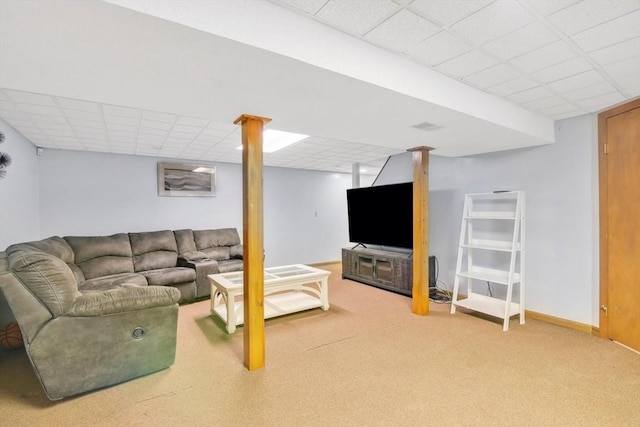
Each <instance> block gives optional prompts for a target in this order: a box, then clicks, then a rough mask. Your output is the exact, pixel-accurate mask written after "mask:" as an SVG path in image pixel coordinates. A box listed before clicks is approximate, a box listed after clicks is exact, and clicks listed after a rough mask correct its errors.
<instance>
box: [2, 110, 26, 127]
mask: <svg viewBox="0 0 640 427" xmlns="http://www.w3.org/2000/svg"><path fill="white" fill-rule="evenodd" d="M0 118H2V119H4V120H8V121H10V122H11V123H10V124H12V123H14V121H17V120H28V121H31V119H30V118H29V116H27V115H26V114H25V113H23V112H22V111H8V110H2V109H0Z"/></svg>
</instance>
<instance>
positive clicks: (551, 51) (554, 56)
mask: <svg viewBox="0 0 640 427" xmlns="http://www.w3.org/2000/svg"><path fill="white" fill-rule="evenodd" d="M576 56H577V54H576V52H575V51H574V50H572V49H571V48H570V47H569V45H568V44H567V42H565V41H563V40H559V41H557V42H553V43H551V44H548V45H546V46H544V47H541V48H539V49H536V50H533V51H531V52H528V53H525V54H523V55H520V56H518V57H516V58H513V59H512V60H511V61H510V62H511V63H512V64H513V65H515V66H516V67H518V68H520V69H522V70H524V71H526V72H529V73H530V72H533V71H537V70H541V69H543V68H546V67H549V66H551V65H554V64H558V63H560V62H564V61H567V60H569V59H571V58H575V57H576Z"/></svg>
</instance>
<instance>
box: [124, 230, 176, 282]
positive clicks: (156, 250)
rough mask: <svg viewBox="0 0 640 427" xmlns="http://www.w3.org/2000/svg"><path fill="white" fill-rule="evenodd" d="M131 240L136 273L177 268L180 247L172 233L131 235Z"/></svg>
mask: <svg viewBox="0 0 640 427" xmlns="http://www.w3.org/2000/svg"><path fill="white" fill-rule="evenodd" d="M129 240H130V241H131V251H132V252H133V268H134V270H135V271H136V272H138V271H149V270H157V269H160V268H170V267H175V266H176V264H177V262H178V247H177V245H176V239H175V236H174V235H173V232H172V231H170V230H163V231H150V232H145V233H129Z"/></svg>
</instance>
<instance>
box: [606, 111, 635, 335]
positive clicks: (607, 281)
mask: <svg viewBox="0 0 640 427" xmlns="http://www.w3.org/2000/svg"><path fill="white" fill-rule="evenodd" d="M636 108H640V98H637V99H634V100H632V101H629V102H626V103H624V104H622V105H618V106H616V107H613V108H610V109H609V110H606V111H603V112H601V113H600V114H598V181H599V183H598V191H599V193H600V195H599V199H600V200H599V206H598V209H599V222H600V304H599V307H602V306H603V305H604V306H608V304H609V234H608V231H609V213H608V210H607V207H608V203H607V201H608V193H607V184H608V181H607V176H608V175H607V172H608V169H607V155H606V154H605V152H604V145H605V143H606V142H607V130H608V129H607V120H608V119H609V118H611V117H614V116H617V115H618V114H622V113H626V112H627V111H631V110H634V109H636ZM598 311H599V313H600V316H599V335H600V337H601V338H607V339H608V338H609V319H608V318H607V317H606V316H605V313H604V311H603V310H601V309H599V310H598Z"/></svg>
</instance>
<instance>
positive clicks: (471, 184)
mask: <svg viewBox="0 0 640 427" xmlns="http://www.w3.org/2000/svg"><path fill="white" fill-rule="evenodd" d="M0 125H2V126H3V129H7V128H8V126H6V124H4V123H2V122H0ZM596 130H597V127H596V116H595V115H586V116H581V117H576V118H572V119H566V120H562V121H558V122H557V123H556V141H557V142H556V143H555V144H552V145H547V146H543V147H537V148H529V149H521V150H513V151H507V152H499V153H493V154H486V155H482V156H472V157H465V158H445V157H439V156H437V155H435V152H433V153H432V154H433V155H432V156H431V159H430V178H429V179H430V188H431V190H430V202H431V203H430V233H431V242H430V248H431V254H433V255H436V256H437V258H438V260H439V264H440V276H439V277H440V279H442V280H443V281H444V282H446V283H447V285H448V286H449V289H451V288H452V286H453V273H454V270H455V260H456V255H457V245H458V239H459V233H460V220H461V214H462V203H463V197H464V194H465V193H470V192H483V191H493V190H496V189H518V190H524V191H525V192H526V194H527V222H526V224H527V246H526V251H527V309H529V310H533V311H537V312H540V313H546V314H549V315H552V316H557V317H561V318H565V319H569V320H573V321H576V322H581V323H585V324H592V325H598V287H599V280H598V274H599V272H598V256H599V255H598V233H597V230H598V223H597V218H598V214H597V212H598V211H597V204H598V192H597V182H598V181H597V170H598V168H597V152H596V150H597V144H596V138H597V131H596ZM12 132H13V130H12V129H10V128H8V129H7V130H6V131H5V133H7V134H8V135H9V134H10V133H12ZM14 137H15V139H13V138H12V141H13V142H12V143H9V142H6V143H5V144H3V145H2V146H1V147H0V149H1V150H3V151H7V152H10V153H11V154H12V156H13V157H14V164H13V165H12V166H11V168H10V169H9V172H10V177H11V178H12V181H9V180H7V179H5V180H3V181H0V215H2V216H0V218H1V219H2V221H0V226H1V227H2V228H1V230H0V243H1V244H0V250H2V249H4V248H5V247H6V246H7V245H8V244H11V243H15V242H17V241H25V240H32V239H37V238H44V237H47V236H49V235H61V236H62V235H71V234H78V235H99V234H111V233H116V232H121V231H144V230H156V229H163V228H164V229H175V228H184V227H189V228H213V227H237V228H238V229H239V230H241V229H242V224H241V221H242V184H241V173H242V172H241V166H240V165H234V164H224V163H216V167H217V171H218V195H217V196H216V197H214V198H183V197H181V198H177V197H173V198H171V197H169V198H167V197H158V196H157V188H156V164H157V162H158V161H161V160H164V159H157V158H147V157H134V156H121V155H111V154H99V153H85V152H72V151H60V150H45V155H44V156H43V157H35V149H34V147H33V145H31V143H29V142H28V141H26V140H25V139H24V138H22V137H19V135H18V136H15V135H14ZM7 139H9V138H7ZM16 141H17V142H16ZM16 160H17V162H16ZM392 165H393V166H392ZM410 180H411V155H410V153H403V154H401V155H399V156H395V157H394V158H392V159H391V160H390V162H389V163H388V166H387V168H385V170H384V171H383V173H381V175H380V177H379V178H378V180H377V182H376V184H384V183H393V182H406V181H410ZM8 183H10V184H8ZM350 187H351V175H350V174H334V173H327V172H314V171H303V170H295V169H283V168H265V172H264V191H265V212H264V218H265V223H264V227H265V251H266V259H265V263H266V265H268V266H273V265H279V264H287V263H297V262H301V263H315V262H324V261H332V260H339V259H340V249H341V248H342V247H344V246H348V245H349V243H348V237H347V235H348V233H347V228H348V226H347V215H346V197H345V191H346V189H347V188H350ZM17 200H19V201H20V202H19V203H16V201H17ZM38 212H39V216H38V215H37V213H38ZM316 214H317V216H316ZM0 310H2V306H1V304H0Z"/></svg>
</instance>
